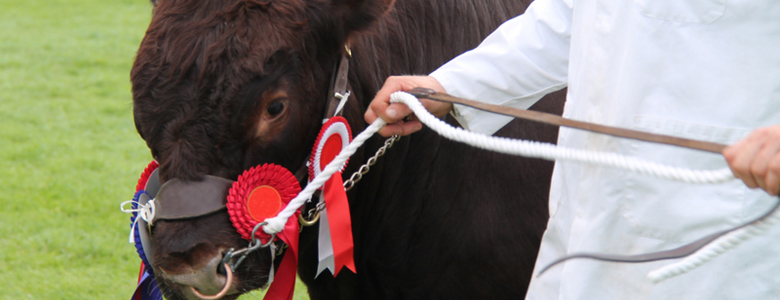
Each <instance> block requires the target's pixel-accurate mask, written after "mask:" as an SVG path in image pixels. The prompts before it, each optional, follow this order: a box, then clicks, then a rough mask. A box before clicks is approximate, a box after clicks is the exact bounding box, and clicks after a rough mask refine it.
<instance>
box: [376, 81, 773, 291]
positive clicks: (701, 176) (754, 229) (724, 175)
mask: <svg viewBox="0 0 780 300" xmlns="http://www.w3.org/2000/svg"><path fill="white" fill-rule="evenodd" d="M390 99H391V100H390V102H394V103H397V102H401V103H404V104H406V106H408V107H409V108H411V109H412V111H413V112H414V114H415V115H416V116H417V118H418V119H419V120H420V121H421V122H422V123H424V124H425V125H426V126H428V127H430V128H431V129H433V130H434V131H436V132H438V133H439V134H441V135H442V136H444V137H446V138H448V139H451V140H454V141H458V142H462V143H465V144H468V145H471V146H474V147H477V148H482V149H487V150H492V151H497V152H501V153H506V154H513V155H521V156H526V157H534V158H542V159H547V160H567V161H577V162H580V163H587V164H596V165H606V166H611V167H616V168H620V169H625V170H628V171H631V172H636V173H642V174H647V175H652V176H655V177H659V178H664V179H670V180H677V181H682V182H687V183H720V182H726V181H729V180H733V179H734V175H733V174H732V172H731V170H730V169H729V168H723V169H720V170H713V171H709V170H703V171H702V170H691V169H685V168H677V167H671V166H665V165H661V164H657V163H654V162H649V161H645V160H640V159H637V158H633V157H626V156H623V155H619V154H616V153H605V152H595V151H587V150H579V149H569V148H565V147H560V146H556V145H552V144H545V143H539V142H534V141H524V140H512V139H508V138H503V137H491V136H486V135H482V134H477V133H473V132H468V131H466V130H463V129H461V128H454V127H452V126H450V125H449V124H447V123H444V122H443V121H441V120H440V119H438V118H436V117H435V116H433V115H431V114H430V113H428V111H427V110H426V109H425V108H424V107H423V106H422V104H421V103H420V102H419V100H417V98H416V97H415V96H413V95H411V94H408V93H404V92H396V93H393V94H392V95H391V96H390ZM778 221H780V212H776V213H775V214H773V215H772V216H770V217H768V218H767V219H765V220H763V221H761V222H758V223H756V224H752V225H750V226H746V227H744V228H742V229H740V230H737V231H735V232H732V233H729V234H727V235H726V236H723V237H721V238H718V239H716V240H715V241H714V242H712V243H711V244H709V245H707V246H706V247H704V248H702V250H699V251H697V252H696V253H694V254H693V255H691V256H689V257H687V258H685V259H684V260H682V261H680V262H678V263H676V264H672V265H669V266H667V267H665V268H662V269H659V270H656V271H654V272H651V273H650V274H648V277H649V278H650V279H651V280H652V281H653V282H655V283H658V282H660V281H663V280H666V279H669V278H671V277H674V276H677V275H681V274H684V273H687V272H688V271H690V270H693V269H694V268H697V267H699V266H701V265H703V264H705V263H707V262H708V261H710V260H712V259H713V258H715V257H716V256H718V255H720V254H722V253H724V252H726V251H727V250H729V249H731V248H733V247H736V246H737V245H739V244H740V243H742V242H744V241H746V240H748V239H750V238H752V237H754V236H756V235H759V234H761V233H763V232H765V231H766V230H767V229H768V228H769V227H771V226H772V225H775V224H776V223H778Z"/></svg>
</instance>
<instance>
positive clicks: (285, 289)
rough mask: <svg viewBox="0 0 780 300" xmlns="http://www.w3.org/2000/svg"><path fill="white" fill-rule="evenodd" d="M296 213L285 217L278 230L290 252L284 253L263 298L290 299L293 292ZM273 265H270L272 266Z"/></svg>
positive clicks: (296, 236) (296, 249)
mask: <svg viewBox="0 0 780 300" xmlns="http://www.w3.org/2000/svg"><path fill="white" fill-rule="evenodd" d="M298 214H299V212H296V213H295V214H294V215H293V216H292V217H290V218H289V219H287V223H286V224H285V225H284V230H282V232H279V234H278V237H279V238H280V239H281V240H282V241H283V242H284V243H285V244H287V249H289V250H290V251H291V252H292V253H286V254H285V255H284V258H282V263H281V264H280V265H279V270H278V271H277V272H276V273H275V274H276V275H275V278H274V282H273V283H271V287H269V288H268V292H267V293H266V294H265V297H263V299H264V300H292V298H293V293H294V292H295V274H296V272H297V270H298V233H299V232H300V229H299V228H298V226H299V225H298ZM273 267H274V266H271V268H273Z"/></svg>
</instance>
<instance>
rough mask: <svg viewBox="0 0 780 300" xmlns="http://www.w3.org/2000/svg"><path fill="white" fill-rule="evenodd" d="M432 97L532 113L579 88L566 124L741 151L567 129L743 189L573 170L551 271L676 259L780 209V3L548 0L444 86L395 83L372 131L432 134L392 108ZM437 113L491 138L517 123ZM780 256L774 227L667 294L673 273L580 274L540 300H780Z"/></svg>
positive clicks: (556, 211)
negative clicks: (628, 259) (728, 171)
mask: <svg viewBox="0 0 780 300" xmlns="http://www.w3.org/2000/svg"><path fill="white" fill-rule="evenodd" d="M420 86H422V87H428V88H433V89H435V90H437V91H440V92H446V93H449V94H452V95H455V96H460V97H464V98H470V99H477V100H480V101H485V102H491V103H493V104H500V105H508V106H513V107H517V108H527V107H529V106H531V105H532V104H533V103H534V102H535V101H537V100H538V99H540V98H541V97H542V96H544V95H545V94H547V93H550V92H553V91H556V90H560V89H563V88H566V87H568V94H567V102H566V106H565V108H564V113H563V115H564V117H566V118H571V119H577V120H582V121H588V122H594V123H600V124H605V125H610V126H616V127H624V128H631V129H637V130H641V131H647V132H653V133H661V134H667V135H673V136H679V137H685V138H692V139H697V140H706V141H711V142H717V143H722V144H729V145H732V146H731V147H729V148H727V149H726V150H725V151H724V155H716V154H707V153H703V152H700V151H695V150H688V149H682V148H676V147H672V146H665V145H658V144H652V143H645V142H639V141H634V140H627V139H621V138H614V137H609V136H604V135H600V134H595V133H589V132H585V131H579V130H576V129H566V128H562V129H561V130H560V135H559V138H558V144H559V145H560V146H564V147H569V148H577V149H587V150H596V151H606V152H614V153H619V154H623V155H627V156H634V157H638V158H641V159H644V160H649V161H653V162H657V163H661V164H665V165H671V166H676V167H683V168H691V169H713V170H714V169H721V168H724V167H726V166H729V167H731V168H732V170H733V172H734V173H735V175H736V176H737V177H738V178H740V179H742V180H743V181H739V180H733V181H731V182H727V183H723V184H685V183H678V182H674V181H669V180H663V179H656V178H653V177H649V176H644V175H639V174H633V173H629V172H626V171H623V170H618V169H613V168H609V167H600V166H592V165H583V164H578V163H574V162H557V163H556V165H555V170H554V174H553V181H552V187H551V191H550V199H549V207H550V220H549V223H548V227H547V230H546V232H545V234H544V237H543V239H542V245H541V249H540V252H539V256H538V259H537V270H538V269H540V268H541V267H544V266H546V265H547V264H549V263H550V262H552V261H554V260H555V259H557V258H561V257H564V256H566V255H569V254H572V253H582V252H591V253H593V252H596V253H611V254H641V253H647V252H654V251H660V250H666V249H671V248H676V247H679V246H681V245H684V244H686V243H689V242H692V241H694V240H696V239H698V238H700V237H703V236H705V235H708V234H710V233H713V232H716V231H720V230H723V229H727V228H732V227H734V226H736V225H738V224H741V223H744V222H746V221H748V220H751V219H752V218H755V217H756V216H758V215H761V214H762V213H763V212H764V211H765V210H767V209H768V208H769V207H771V206H772V205H773V204H774V202H775V201H777V199H776V197H773V196H771V195H777V194H778V186H780V176H779V174H780V125H777V124H780V1H777V0H754V1H737V0H696V1H694V0H630V1H629V0H602V1H595V0H581V1H580V0H536V1H535V2H533V3H532V4H531V5H530V7H529V8H528V10H527V11H526V13H525V14H523V15H521V16H518V17H516V18H514V19H511V20H509V21H507V22H505V23H504V24H503V25H502V26H501V27H500V28H498V29H497V30H496V31H495V32H494V33H492V34H491V35H490V36H489V37H487V38H486V39H485V40H484V41H483V42H482V43H481V44H480V45H479V47H477V48H475V49H474V50H472V51H469V52H466V53H464V54H462V55H460V56H458V57H457V58H455V59H453V60H452V61H450V62H448V63H446V64H445V65H443V66H441V67H440V68H439V69H438V70H436V71H435V72H433V73H431V74H430V75H429V76H402V77H391V78H389V79H388V80H387V81H386V83H385V85H384V87H383V88H382V89H381V90H380V91H379V92H378V94H377V96H376V98H375V99H374V101H373V102H372V104H371V107H370V109H369V110H368V111H367V112H366V115H365V118H366V120H367V121H368V122H373V121H374V120H375V119H376V118H377V117H381V118H383V119H385V120H386V121H388V123H391V124H390V125H387V126H386V127H385V128H383V129H382V130H381V131H380V133H381V134H382V135H385V136H388V135H392V134H402V135H406V134H411V133H413V132H415V131H417V130H419V129H420V128H421V126H422V125H421V124H420V123H419V122H418V121H415V120H414V118H412V119H411V121H408V120H407V121H404V120H403V118H404V117H405V116H407V115H409V114H410V113H411V111H410V110H409V109H408V108H407V107H406V106H404V105H401V104H392V105H391V104H390V103H389V95H390V94H391V93H392V92H395V91H398V90H410V89H412V88H414V87H420ZM423 104H424V106H425V107H426V108H427V109H428V110H429V111H431V112H432V113H433V114H435V115H437V116H439V117H441V116H444V115H446V114H447V113H452V114H453V115H454V116H455V118H456V119H457V120H458V121H459V122H460V124H461V125H462V126H463V127H464V128H467V129H468V130H471V131H475V132H480V133H485V134H492V133H494V132H495V131H497V130H498V129H500V128H501V127H502V126H504V125H505V124H506V123H507V122H509V120H510V118H509V117H503V116H502V117H498V116H496V115H491V114H489V113H486V112H482V111H479V110H475V109H471V108H467V107H461V106H458V105H456V106H454V107H453V106H451V105H449V104H443V103H439V102H433V101H423ZM759 128H761V129H759ZM751 132H752V133H751ZM724 156H725V158H724ZM756 187H760V188H762V189H763V190H758V189H751V188H756ZM778 241H780V228H771V229H769V230H768V232H766V233H765V234H763V235H762V236H760V237H756V238H753V239H751V240H749V241H747V242H745V243H744V244H742V245H740V246H738V247H736V248H735V249H733V250H731V251H729V252H726V253H725V254H723V255H721V256H719V257H718V258H716V259H715V260H713V261H712V262H710V263H708V264H705V265H704V266H701V267H699V268H697V269H695V270H693V271H691V272H690V273H687V274H685V275H682V276H678V277H675V278H673V279H670V280H667V281H664V282H661V283H658V284H655V283H653V282H651V281H650V280H648V279H647V274H648V272H650V271H652V270H655V269H658V268H659V267H662V266H664V265H667V264H669V261H660V262H651V263H643V264H620V263H605V262H599V261H593V260H571V261H568V262H565V263H564V264H562V265H560V266H556V267H554V268H552V269H551V270H549V271H547V273H545V274H544V275H543V276H539V277H535V278H534V279H533V280H532V282H531V285H530V287H529V291H528V295H527V298H528V299H780V245H779V244H780V242H778Z"/></svg>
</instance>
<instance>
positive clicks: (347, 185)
mask: <svg viewBox="0 0 780 300" xmlns="http://www.w3.org/2000/svg"><path fill="white" fill-rule="evenodd" d="M399 139H401V136H398V135H394V136H391V137H389V138H387V140H385V144H384V146H382V147H380V148H379V149H378V150H376V153H375V154H374V156H372V157H371V158H369V159H368V161H367V162H366V163H365V164H363V165H362V166H360V169H358V170H357V171H356V172H355V173H352V176H350V177H349V179H348V180H347V181H344V190H345V191H349V190H351V189H352V188H353V187H355V183H357V182H358V181H360V180H361V179H363V175H366V173H368V171H370V170H371V166H373V165H374V164H376V161H377V159H379V158H380V157H382V155H385V152H386V151H387V149H390V147H393V144H394V143H395V142H396V141H398V140H399Z"/></svg>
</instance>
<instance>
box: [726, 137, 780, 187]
mask: <svg viewBox="0 0 780 300" xmlns="http://www.w3.org/2000/svg"><path fill="white" fill-rule="evenodd" d="M723 156H724V157H725V158H726V161H727V162H728V164H729V167H730V168H731V171H732V172H734V176H736V177H737V178H739V179H742V181H744V182H745V184H746V185H747V186H749V187H751V188H759V187H760V188H761V189H763V190H765V191H766V192H767V193H769V194H771V195H775V196H776V195H777V194H778V190H780V125H774V126H770V127H764V128H760V129H756V130H755V131H753V132H752V133H750V135H748V136H747V137H746V138H744V139H742V140H741V141H739V142H736V143H735V144H733V145H731V146H729V147H726V149H724V150H723Z"/></svg>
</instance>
